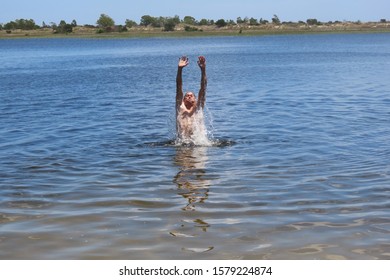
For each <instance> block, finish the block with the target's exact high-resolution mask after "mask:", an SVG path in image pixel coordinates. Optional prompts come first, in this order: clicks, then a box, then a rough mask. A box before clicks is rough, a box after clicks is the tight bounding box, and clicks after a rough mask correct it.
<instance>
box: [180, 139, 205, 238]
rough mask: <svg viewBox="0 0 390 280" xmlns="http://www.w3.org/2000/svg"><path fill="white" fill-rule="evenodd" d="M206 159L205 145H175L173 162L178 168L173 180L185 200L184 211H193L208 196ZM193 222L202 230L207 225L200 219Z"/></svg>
mask: <svg viewBox="0 0 390 280" xmlns="http://www.w3.org/2000/svg"><path fill="white" fill-rule="evenodd" d="M207 160H208V157H207V147H185V146H180V147H177V150H176V156H175V158H174V162H175V164H176V165H177V166H178V167H179V169H180V170H179V172H178V173H177V175H176V176H175V177H174V179H173V181H174V182H175V184H176V185H177V188H178V193H179V194H180V195H181V196H182V197H183V198H184V199H185V200H186V206H184V207H183V208H182V210H184V211H195V210H196V207H197V205H199V204H201V203H204V202H205V201H206V200H207V198H208V194H209V187H210V181H209V180H208V179H206V163H207ZM193 222H194V223H195V224H196V227H200V228H202V230H203V231H206V230H207V228H208V227H209V224H208V223H206V222H205V221H203V220H202V219H195V220H194V221H193Z"/></svg>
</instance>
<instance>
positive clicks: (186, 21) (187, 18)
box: [183, 16, 196, 25]
mask: <svg viewBox="0 0 390 280" xmlns="http://www.w3.org/2000/svg"><path fill="white" fill-rule="evenodd" d="M183 23H184V24H188V25H195V24H196V20H195V18H193V17H191V16H185V17H184V19H183Z"/></svg>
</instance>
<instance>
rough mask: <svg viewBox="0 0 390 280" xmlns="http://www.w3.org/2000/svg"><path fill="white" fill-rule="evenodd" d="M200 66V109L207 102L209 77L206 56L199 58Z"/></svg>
mask: <svg viewBox="0 0 390 280" xmlns="http://www.w3.org/2000/svg"><path fill="white" fill-rule="evenodd" d="M198 65H199V68H200V70H201V73H202V74H201V75H202V76H201V79H200V90H199V94H198V106H197V107H198V108H202V109H203V108H204V104H205V102H206V88H207V76H206V59H205V58H204V56H199V58H198Z"/></svg>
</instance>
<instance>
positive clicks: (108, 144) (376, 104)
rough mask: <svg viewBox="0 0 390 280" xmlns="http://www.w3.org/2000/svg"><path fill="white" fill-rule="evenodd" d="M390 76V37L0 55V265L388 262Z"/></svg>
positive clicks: (39, 43) (66, 43) (25, 47)
mask: <svg viewBox="0 0 390 280" xmlns="http://www.w3.org/2000/svg"><path fill="white" fill-rule="evenodd" d="M181 55H187V56H189V58H190V65H189V66H188V67H186V68H185V69H184V74H183V80H184V90H185V91H194V92H195V93H196V92H197V91H198V89H199V85H200V71H199V69H198V66H197V64H196V60H197V56H198V55H204V56H205V57H206V59H207V76H208V91H207V101H206V103H207V108H206V112H205V113H206V117H207V118H206V121H207V126H208V130H209V137H210V139H212V140H213V143H214V145H212V146H208V147H201V146H200V147H185V146H175V145H174V143H173V141H172V140H174V137H175V123H174V116H175V112H174V102H175V90H176V89H175V86H176V84H175V78H176V71H177V62H178V58H179V57H180V56H181ZM389 77H390V34H349V35H347V34H334V35H293V36H262V37H216V38H206V37H205V38H168V39H167V38H164V39H161V38H155V39H104V40H101V39H73V38H72V39H71V38H69V39H17V40H0V123H1V126H0V258H1V259H390V239H389V236H390V235H389V233H390V218H389V217H390V202H389V201H390V200H389V199H390V121H389V120H390V79H389Z"/></svg>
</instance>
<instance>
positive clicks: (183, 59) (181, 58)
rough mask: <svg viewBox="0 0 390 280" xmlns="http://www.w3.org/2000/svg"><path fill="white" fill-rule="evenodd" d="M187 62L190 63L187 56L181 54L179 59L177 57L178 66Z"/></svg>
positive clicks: (181, 66) (180, 66) (184, 65)
mask: <svg viewBox="0 0 390 280" xmlns="http://www.w3.org/2000/svg"><path fill="white" fill-rule="evenodd" d="M188 63H190V62H189V61H188V57H186V56H182V57H180V59H179V64H178V66H179V68H183V67H186V66H187V65H188Z"/></svg>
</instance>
